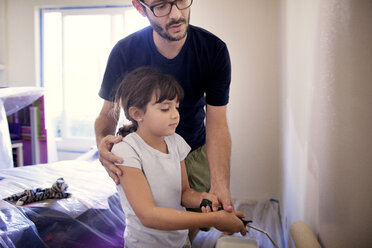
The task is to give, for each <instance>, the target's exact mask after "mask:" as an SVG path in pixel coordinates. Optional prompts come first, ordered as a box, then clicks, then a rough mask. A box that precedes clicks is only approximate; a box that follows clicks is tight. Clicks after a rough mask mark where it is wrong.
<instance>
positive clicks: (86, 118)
mask: <svg viewBox="0 0 372 248" xmlns="http://www.w3.org/2000/svg"><path fill="white" fill-rule="evenodd" d="M41 13H42V39H41V41H42V43H41V44H42V47H41V48H42V55H43V56H42V85H43V86H44V87H45V101H46V104H45V105H46V119H47V120H46V121H47V126H48V127H49V129H52V130H49V131H48V132H49V134H51V132H52V133H53V136H54V137H56V138H59V139H60V140H62V141H63V143H64V144H65V146H69V147H70V149H72V150H81V149H83V150H84V149H85V148H82V147H81V149H79V148H75V149H74V148H73V147H76V146H79V144H80V146H84V145H83V144H84V142H85V143H86V144H87V145H93V144H94V142H95V139H94V137H95V134H94V120H95V118H96V117H97V115H98V113H99V111H100V109H101V107H102V104H103V100H102V99H101V98H100V97H99V96H98V91H99V88H100V85H101V82H102V78H103V74H104V71H105V67H106V63H107V58H108V56H109V53H110V51H111V49H112V47H113V46H114V45H115V44H116V42H117V41H118V40H120V39H122V38H124V37H125V36H127V35H128V34H131V33H133V32H135V31H137V30H139V29H142V28H143V27H145V26H147V25H148V24H149V23H148V21H147V19H146V18H144V17H142V16H141V15H140V14H139V13H138V12H137V11H136V10H135V9H134V8H133V7H131V6H123V7H115V8H113V7H111V8H108V7H103V8H76V9H74V8H63V9H61V8H60V9H45V10H43V11H42V12H41ZM77 139H78V140H79V143H76V141H77Z"/></svg>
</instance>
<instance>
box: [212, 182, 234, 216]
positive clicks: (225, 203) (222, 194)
mask: <svg viewBox="0 0 372 248" xmlns="http://www.w3.org/2000/svg"><path fill="white" fill-rule="evenodd" d="M209 193H212V194H214V195H216V196H217V198H218V201H219V202H220V203H221V205H222V207H223V209H224V210H225V211H227V212H230V213H232V212H233V211H234V203H233V201H232V199H231V195H230V191H229V190H228V189H227V188H224V187H218V188H216V187H215V188H213V187H211V190H210V191H209Z"/></svg>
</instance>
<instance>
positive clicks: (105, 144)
mask: <svg viewBox="0 0 372 248" xmlns="http://www.w3.org/2000/svg"><path fill="white" fill-rule="evenodd" d="M121 140H122V137H121V136H113V135H108V136H106V137H104V138H103V139H102V141H101V144H100V146H99V156H100V161H101V163H102V164H103V165H104V163H103V161H102V160H101V157H103V158H104V159H105V160H108V161H111V162H112V163H118V164H121V163H123V159H122V158H120V157H118V156H115V155H114V154H112V153H111V148H112V146H113V145H114V144H116V143H118V142H120V141H121ZM104 166H105V165H104Z"/></svg>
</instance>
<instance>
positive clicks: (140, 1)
mask: <svg viewBox="0 0 372 248" xmlns="http://www.w3.org/2000/svg"><path fill="white" fill-rule="evenodd" d="M178 1H179V0H174V1H172V2H166V3H168V4H170V5H171V7H170V8H169V12H168V13H167V14H166V15H161V16H157V15H156V14H155V12H154V8H155V7H157V6H159V5H162V4H165V3H158V4H155V5H153V6H150V5H148V4H146V3H144V2H143V0H139V1H138V2H139V3H140V4H141V5H142V6H144V7H146V8H147V9H149V10H151V12H152V13H153V14H154V16H156V17H164V16H167V15H169V13H170V12H171V11H172V8H173V5H176V7H177V9H179V10H184V9H187V8H190V6H191V5H192V3H193V0H191V3H190V5H189V6H187V7H186V8H182V9H180V7H178V5H177V2H178Z"/></svg>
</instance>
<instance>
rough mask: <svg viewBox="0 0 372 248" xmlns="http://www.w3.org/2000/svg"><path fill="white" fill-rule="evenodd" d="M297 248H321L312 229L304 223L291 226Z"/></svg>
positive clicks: (298, 222) (300, 222) (297, 222)
mask: <svg viewBox="0 0 372 248" xmlns="http://www.w3.org/2000/svg"><path fill="white" fill-rule="evenodd" d="M290 232H291V235H292V238H293V241H294V243H295V246H296V248H321V246H320V244H319V242H318V240H317V239H316V237H315V235H314V233H313V232H312V231H311V229H310V227H309V226H308V225H307V224H306V223H305V222H304V221H296V222H294V223H292V225H291V226H290Z"/></svg>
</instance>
